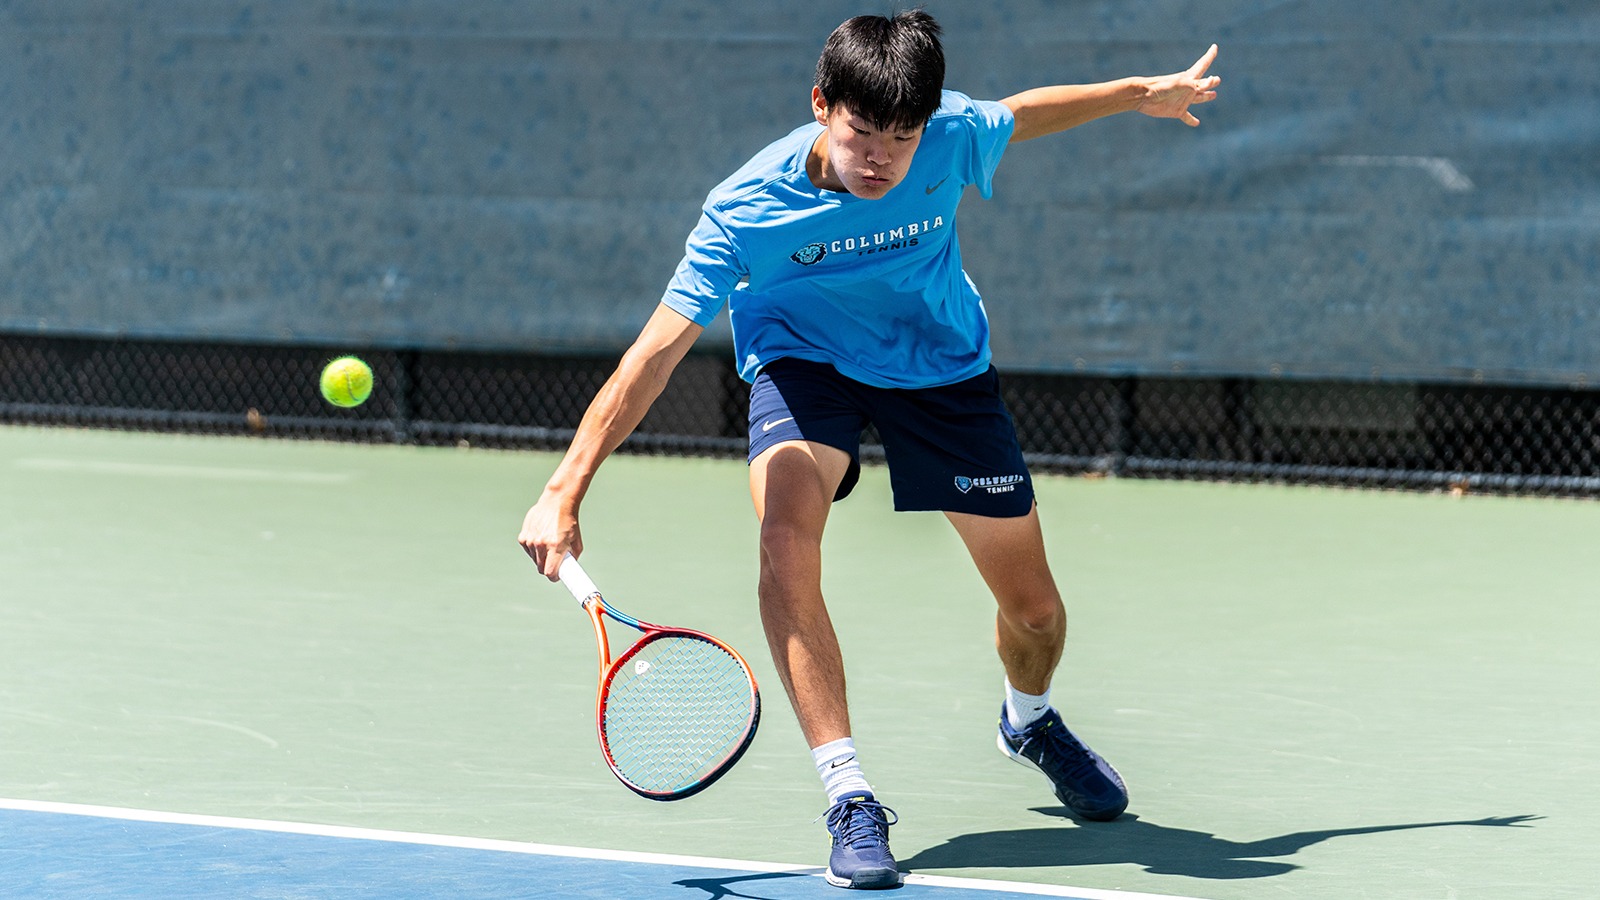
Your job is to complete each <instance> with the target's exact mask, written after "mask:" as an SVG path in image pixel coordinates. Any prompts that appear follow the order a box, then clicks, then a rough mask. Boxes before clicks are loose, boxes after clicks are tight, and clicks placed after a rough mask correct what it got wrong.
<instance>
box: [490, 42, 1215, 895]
mask: <svg viewBox="0 0 1600 900" xmlns="http://www.w3.org/2000/svg"><path fill="white" fill-rule="evenodd" d="M939 34H940V29H939V25H938V24H937V23H936V22H935V21H934V19H933V18H932V17H931V16H929V15H928V14H927V13H925V12H923V11H920V10H915V11H910V12H903V13H900V14H898V15H895V16H893V17H892V18H885V17H880V16H860V17H857V18H853V19H850V20H849V21H847V22H845V23H844V24H842V25H840V26H839V28H838V29H837V30H835V31H834V32H833V34H832V35H831V36H830V37H829V38H828V41H827V44H826V46H825V48H824V50H823V52H822V57H821V59H820V60H819V61H818V63H817V72H816V85H815V87H813V88H812V91H811V111H812V114H813V116H814V118H815V121H813V122H807V123H806V124H805V125H803V126H801V127H800V128H797V129H795V130H794V131H792V132H790V133H789V134H788V135H786V136H784V137H782V138H780V139H779V140H777V141H776V142H774V143H773V144H771V145H770V146H768V147H767V148H766V149H764V150H762V151H761V152H759V153H757V154H756V155H755V156H754V157H753V158H752V159H751V160H750V161H749V162H747V163H746V164H745V165H744V166H743V167H742V168H740V169H739V170H738V171H737V172H735V173H734V174H733V175H732V176H730V177H729V178H728V179H727V180H726V181H724V182H722V183H721V184H720V185H718V186H717V187H716V188H715V189H713V190H712V191H711V193H710V195H709V196H708V197H707V198H706V201H705V204H704V206H703V208H702V209H703V211H702V215H701V217H700V220H699V223H698V224H697V225H696V226H695V228H694V230H693V232H692V233H691V234H690V235H689V239H688V244H687V249H686V252H685V254H684V257H683V260H682V262H681V263H680V264H679V265H678V269H677V272H676V274H675V275H674V276H673V278H672V281H671V283H670V284H669V285H668V286H667V289H666V292H665V296H663V297H662V299H661V303H660V305H659V306H658V307H657V309H656V310H655V312H654V313H653V315H652V316H651V318H650V319H649V321H648V322H647V323H646V325H645V326H644V329H643V331H642V333H641V334H640V335H639V337H638V339H637V340H636V341H635V342H634V344H633V345H632V347H631V348H629V350H628V351H627V353H626V354H625V355H624V356H623V358H622V361H621V363H620V365H619V366H618V368H617V370H616V372H615V373H614V374H613V375H612V376H611V378H610V379H609V380H608V381H607V382H606V383H605V385H604V386H603V387H602V388H601V389H600V391H599V393H598V394H597V395H596V397H595V399H594V400H593V402H592V404H591V405H590V407H589V409H588V411H587V412H586V414H585V415H584V417H583V420H582V422H581V424H580V425H579V427H578V430H577V434H576V436H575V437H574V438H573V440H572V444H571V446H570V448H569V449H568V450H567V453H566V456H565V458H564V459H563V460H562V461H561V463H560V465H559V466H558V467H557V468H556V471H555V473H554V474H553V475H552V476H551V477H550V479H549V482H548V483H547V484H546V485H545V488H544V491H543V493H542V494H541V495H540V497H539V499H538V501H537V502H536V503H535V504H534V505H533V507H532V508H531V509H530V510H529V511H528V514H527V517H526V518H525V520H524V522H523V525H522V531H521V534H520V535H519V538H518V539H519V542H520V543H521V544H522V546H523V548H524V549H525V550H526V551H527V553H528V554H529V555H530V556H531V557H532V558H533V560H534V562H535V563H537V564H538V566H539V568H540V570H541V571H542V572H543V573H544V574H545V575H546V576H547V577H549V578H551V579H555V578H556V570H557V566H558V565H559V563H560V561H561V558H562V554H563V553H565V552H566V551H568V550H571V551H572V552H573V553H574V554H579V553H581V552H582V548H583V541H582V537H581V534H580V531H579V524H578V519H579V507H580V505H581V504H582V501H583V497H584V494H585V492H586V491H587V489H588V487H589V484H590V482H591V480H592V479H593V478H594V476H595V472H596V470H597V469H598V468H599V466H600V464H601V462H602V461H603V460H604V459H605V458H606V457H607V456H608V455H609V454H610V453H611V452H612V451H613V450H615V449H616V448H617V446H618V445H619V444H620V443H621V442H622V441H623V439H624V438H625V437H627V436H628V435H629V434H630V433H631V432H632V431H633V429H634V428H635V427H636V426H637V425H638V424H639V421H640V420H641V419H642V418H643V417H644V414H645V412H646V411H647V409H648V408H649V406H650V405H651V404H652V403H653V402H654V401H655V399H656V397H657V396H658V395H659V394H660V393H661V391H662V389H663V387H664V386H665V385H666V382H667V379H668V376H669V375H670V374H671V372H672V371H673V369H674V367H675V366H676V365H677V364H678V362H679V361H680V360H681V359H682V358H683V356H684V354H685V353H686V352H687V351H688V349H689V347H690V345H691V344H693V343H694V341H695V338H696V337H698V336H699V335H700V333H701V331H702V330H703V329H704V328H705V327H706V326H707V325H709V324H710V323H711V321H712V319H713V318H714V317H715V316H716V315H717V313H718V312H719V311H720V310H721V309H722V307H723V306H724V305H726V306H727V307H728V308H729V314H730V316H731V317H732V323H733V334H734V344H735V352H736V353H737V359H738V363H739V366H740V373H741V375H742V376H743V377H744V379H745V380H746V381H748V382H750V385H751V387H750V417H749V431H750V453H749V462H750V490H751V495H752V497H753V499H754V501H755V512H756V516H757V518H758V519H759V521H760V526H761V537H760V548H761V565H760V585H759V596H760V607H761V619H762V623H763V626H764V627H765V630H766V635H767V640H768V643H769V646H770V648H771V652H772V659H773V662H774V664H775V665H776V668H777V671H778V674H779V676H780V678H781V679H782V680H783V685H784V688H785V689H786V690H787V691H788V695H789V700H790V702H791V704H792V705H793V707H794V711H795V715H796V717H797V718H798V719H799V723H800V727H801V730H802V731H803V733H804V735H805V738H806V740H807V742H808V743H809V744H810V746H811V750H812V756H813V760H814V762H815V765H816V768H817V771H818V773H819V774H820V775H821V778H822V782H823V786H824V788H825V789H826V791H827V795H828V802H829V807H828V810H827V813H826V821H827V827H828V831H829V832H830V834H831V835H832V838H833V846H832V851H831V854H830V858H829V862H828V870H827V878H828V881H829V882H831V883H833V884H835V885H839V886H842V887H855V888H879V887H891V886H893V885H895V884H898V883H899V880H900V876H899V872H898V871H897V868H896V864H895V860H894V857H893V855H892V854H891V853H890V851H889V843H888V831H889V826H890V825H892V824H894V822H895V821H896V817H895V814H894V813H893V811H891V810H890V809H889V808H888V807H886V806H884V805H883V804H882V803H880V802H879V800H878V799H877V797H876V795H874V793H873V791H872V788H871V786H870V785H869V783H868V781H867V780H866V777H865V775H864V774H863V771H862V768H861V765H860V763H859V761H858V760H857V757H856V751H855V746H854V743H853V741H852V738H851V731H850V716H849V712H848V707H847V705H846V701H845V673H844V664H843V661H842V658H841V655H840V651H839V642H838V640H837V638H836V637H835V633H834V629H833V625H832V624H831V622H830V620H829V617H828V611H827V608H826V606H825V605H824V602H823V596H822V589H821V580H822V578H821V576H822V557H821V546H822V534H823V526H824V525H825V524H826V522H827V519H828V510H829V506H830V504H831V503H832V502H834V501H837V500H840V499H842V498H843V497H845V496H846V495H847V494H849V493H850V491H851V489H852V488H853V487H854V485H855V483H856V480H857V477H858V475H859V472H860V449H859V446H860V440H861V434H862V431H863V429H865V428H866V427H867V425H868V424H869V423H870V424H873V425H876V426H877V430H878V434H879V435H880V437H881V438H882V441H883V446H884V450H885V453H886V454H887V460H888V466H889V477H890V483H891V486H892V489H893V494H894V505H895V509H897V510H938V511H941V512H943V513H944V514H945V516H946V517H947V518H948V519H949V521H950V522H951V524H952V525H953V526H954V527H955V530H956V532H957V533H958V534H959V535H960V537H961V539H962V541H963V542H964V543H965V544H966V547H967V549H968V550H969V552H970V553H971V556H972V559H973V562H974V563H975V564H976V565H977V568H978V571H979V572H980V573H981V575H982V577H983V579H984V581H985V582H986V583H987V585H988V586H989V588H990V589H991V590H992V592H993V593H994V597H995V601H996V603H997V605H998V614H997V616H996V619H995V644H996V647H997V649H998V651H999V655H1000V661H1001V664H1002V666H1003V668H1004V669H1005V674H1006V683H1005V698H1004V702H1003V705H1002V709H1001V715H1000V720H999V728H998V744H999V746H1000V749H1001V750H1002V751H1003V752H1004V753H1005V754H1006V755H1007V756H1009V757H1011V758H1012V759H1014V760H1017V761H1018V762H1021V763H1024V764H1026V765H1029V766H1031V767H1033V768H1036V769H1038V770H1040V771H1042V772H1043V773H1044V775H1045V776H1046V777H1047V778H1048V779H1049V780H1050V782H1051V785H1052V787H1053V789H1054V792H1055V795H1056V796H1057V798H1059V799H1060V801H1061V802H1062V803H1064V804H1066V806H1068V807H1069V808H1070V809H1072V810H1073V811H1074V812H1075V813H1076V814H1077V815H1078V816H1080V817H1082V818H1084V819H1090V820H1105V819H1112V818H1115V817H1116V816H1118V815H1119V814H1121V812H1122V811H1123V810H1124V809H1125V808H1126V807H1127V803H1128V794H1127V790H1126V788H1125V787H1124V785H1123V781H1122V778H1121V777H1120V776H1119V775H1118V774H1117V771H1116V770H1115V769H1113V768H1112V767H1111V765H1110V764H1108V763H1107V762H1106V761H1105V760H1103V759H1102V758H1101V757H1100V756H1099V755H1098V754H1096V753H1095V752H1094V751H1092V750H1090V749H1089V748H1088V747H1087V746H1086V745H1085V744H1084V743H1083V742H1082V741H1081V740H1079V739H1078V738H1077V737H1076V736H1074V735H1073V733H1072V732H1071V731H1070V730H1068V728H1067V726H1066V725H1065V724H1063V722H1062V720H1061V717H1060V715H1059V714H1058V713H1057V712H1056V711H1055V709H1053V708H1052V707H1051V705H1050V681H1051V676H1052V674H1053V673H1054V671H1055V668H1056V665H1057V663H1058V662H1059V660H1060V659H1061V654H1062V647H1063V642H1064V639H1065V634H1066V612H1065V609H1064V607H1063V605H1062V602H1061V595H1060V592H1059V591H1058V590H1057V587H1056V582H1055V579H1054V577H1053V576H1052V574H1051V570H1050V567H1049V565H1048V563H1047V562H1046V560H1045V547H1044V539H1043V535H1042V533H1041V531H1040V526H1039V517H1038V513H1037V511H1036V509H1035V506H1034V495H1033V486H1032V481H1031V479H1030V477H1029V474H1028V470H1027V467H1026V465H1025V464H1024V462H1023V458H1022V452H1021V449H1020V448H1019V446H1018V442H1017V437H1016V433H1015V428H1014V426H1013V424H1012V421H1011V418H1010V415H1009V413H1008V412H1007V410H1006V407H1005V404H1004V402H1003V401H1002V399H1001V395H1000V388H999V385H998V381H997V377H996V373H995V369H994V367H993V366H992V365H991V364H990V352H989V327H988V322H987V319H986V318H985V313H984V306H983V301H982V299H981V297H980V296H979V293H978V291H977V289H976V287H974V285H973V283H972V281H971V280H970V279H969V278H968V277H967V275H966V273H965V272H964V271H963V270H962V266H961V249H960V245H959V243H958V242H957V240H956V208H957V206H958V204H959V202H960V200H961V197H962V195H963V193H964V191H965V189H966V188H967V187H968V186H973V187H976V188H977V189H978V192H979V193H980V194H982V195H983V196H985V197H988V196H989V195H990V192H991V184H992V179H993V177H994V173H995V169H996V167H997V166H998V165H999V163H1000V159H1001V156H1002V155H1003V154H1004V153H1005V149H1006V146H1007V144H1009V143H1013V142H1016V141H1025V140H1030V139H1032V138H1036V137H1041V136H1043V135H1047V134H1052V133H1055V132H1059V131H1063V130H1065V129H1068V128H1072V127H1074V126H1077V125H1081V124H1083V123H1085V122H1088V121H1091V120H1093V119H1097V118H1101V117H1103V116H1108V115H1111V114H1114V113H1121V112H1129V111H1135V110H1137V111H1139V112H1142V113H1144V114H1146V115H1150V116H1156V117H1162V118H1175V119H1178V120H1180V121H1182V122H1185V123H1186V124H1189V125H1198V124H1199V121H1198V120H1197V119H1196V118H1195V117H1194V115H1193V114H1192V113H1191V112H1190V110H1189V108H1190V106H1191V105H1193V104H1199V103H1205V102H1208V101H1210V100H1212V99H1214V98H1215V97H1216V92H1215V88H1216V87H1217V85H1218V83H1219V81H1220V79H1218V78H1216V77H1215V76H1209V75H1207V74H1206V71H1207V69H1208V68H1209V67H1210V65H1211V62H1212V60H1213V59H1214V58H1215V57H1216V52H1217V50H1216V47H1215V46H1213V47H1211V48H1210V49H1209V50H1208V51H1207V52H1206V53H1205V55H1204V56H1202V57H1201V58H1200V59H1199V60H1198V61H1197V62H1196V63H1195V64H1194V65H1193V66H1191V67H1190V68H1189V69H1187V70H1186V71H1183V72H1180V73H1177V74H1173V75H1166V76H1160V77H1148V78H1143V77H1141V78H1124V79H1121V80H1119V81H1110V82H1105V83H1101V84H1090V85H1063V86H1054V87H1041V88H1035V89H1033V90H1028V91H1024V92H1022V93H1020V94H1017V95H1015V96H1012V97H1007V98H1006V99H1004V100H1001V101H998V102H992V101H981V100H973V99H972V98H970V97H967V96H965V95H963V94H959V93H956V92H954V91H946V90H944V89H943V87H944V71H945V63H944V52H943V49H942V47H941V45H940V41H939ZM858 599H865V598H858Z"/></svg>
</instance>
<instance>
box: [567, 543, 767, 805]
mask: <svg viewBox="0 0 1600 900" xmlns="http://www.w3.org/2000/svg"><path fill="white" fill-rule="evenodd" d="M557 574H558V575H559V577H560V578H561V583H562V584H563V585H565V586H566V588H567V590H568V591H571V592H572V596H573V597H574V598H576V599H577V601H578V603H579V604H580V605H581V606H582V607H583V609H584V612H587V613H588V614H589V620H590V621H591V622H592V623H593V624H594V636H595V640H596V641H597V642H598V643H599V645H600V690H599V694H598V696H597V697H596V699H595V728H596V729H597V730H598V731H599V734H600V752H601V754H602V755H604V756H605V760H606V765H608V766H610V767H611V771H612V772H613V773H615V774H616V776H617V778H618V779H619V780H620V781H621V782H622V783H623V784H625V785H627V786H628V788H629V789H630V790H633V791H634V792H636V793H638V794H640V795H641V796H644V797H649V798H650V799H651V800H682V799H683V798H684V797H688V796H690V795H692V794H696V793H699V792H700V791H702V790H704V789H705V788H706V787H708V786H710V784H711V783H712V782H713V781H716V780H717V779H718V778H720V777H722V775H723V774H724V773H725V772H727V771H728V770H729V769H731V768H733V764H734V763H736V762H738V761H739V757H740V756H742V755H744V751H745V748H747V747H749V746H750V742H751V741H752V740H754V739H755V736H756V725H757V724H758V723H759V722H760V720H761V692H760V691H759V690H758V689H757V688H756V680H755V677H754V676H752V675H751V674H750V667H749V666H748V665H746V664H745V661H744V658H743V657H741V656H740V655H739V654H738V653H737V652H736V651H735V650H734V649H733V648H732V647H729V646H728V645H727V644H724V643H723V642H721V641H719V640H717V639H716V638H714V637H712V636H710V635H708V634H703V633H701V632H698V631H691V630H689V629H687V628H664V627H662V626H660V625H651V624H650V623H648V622H641V621H639V620H638V619H635V618H633V617H632V616H630V615H628V614H626V613H624V612H622V611H620V610H617V609H614V608H612V607H611V606H609V605H608V604H607V603H606V601H605V599H604V598H602V597H601V596H600V589H599V588H597V587H595V584H594V582H593V581H592V580H590V578H589V576H588V574H587V573H585V572H584V571H583V567H582V566H579V565H578V561H577V560H576V559H574V558H573V556H572V554H570V553H569V554H567V555H566V557H565V558H563V559H562V561H561V568H560V569H559V570H558V573H557ZM602 615H604V616H606V617H609V618H610V619H612V620H613V621H616V622H621V623H622V624H624V625H627V626H628V627H630V628H634V629H636V630H638V631H641V632H643V633H644V636H643V637H641V638H639V639H638V640H637V641H634V643H633V645H632V646H631V647H629V648H628V649H627V651H625V652H624V653H623V654H622V655H621V656H619V657H617V659H616V660H615V661H613V660H612V659H611V644H610V641H609V640H607V638H606V626H605V623H604V622H603V621H602V620H601V616H602Z"/></svg>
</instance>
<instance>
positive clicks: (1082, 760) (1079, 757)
mask: <svg viewBox="0 0 1600 900" xmlns="http://www.w3.org/2000/svg"><path fill="white" fill-rule="evenodd" d="M1035 741H1037V742H1038V744H1037V746H1038V747H1039V755H1040V757H1041V758H1042V757H1043V756H1045V755H1046V754H1049V755H1050V756H1054V757H1055V758H1056V760H1057V761H1058V762H1060V763H1061V764H1062V765H1061V767H1062V768H1064V769H1066V770H1067V771H1069V772H1073V773H1077V772H1081V771H1083V770H1085V769H1092V768H1094V757H1093V756H1091V755H1090V754H1089V748H1088V747H1086V746H1084V744H1083V742H1082V741H1080V740H1078V738H1077V735H1074V734H1073V733H1072V732H1070V731H1068V730H1067V729H1065V728H1057V727H1056V725H1055V723H1054V722H1051V723H1050V724H1049V725H1047V726H1046V727H1044V728H1041V729H1039V733H1038V734H1033V735H1028V736H1027V737H1026V738H1024V739H1023V742H1024V744H1025V745H1026V744H1032V743H1034V742H1035Z"/></svg>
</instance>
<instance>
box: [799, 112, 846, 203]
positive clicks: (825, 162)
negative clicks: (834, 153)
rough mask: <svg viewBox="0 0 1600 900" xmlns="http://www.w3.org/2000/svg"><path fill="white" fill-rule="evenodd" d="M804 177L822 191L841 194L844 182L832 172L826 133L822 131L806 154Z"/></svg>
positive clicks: (825, 130) (824, 130)
mask: <svg viewBox="0 0 1600 900" xmlns="http://www.w3.org/2000/svg"><path fill="white" fill-rule="evenodd" d="M806 177H807V178H810V179H811V184H812V186H813V187H816V188H818V189H820V190H824V191H838V192H843V191H844V189H845V187H844V182H843V181H840V180H839V176H838V175H837V174H835V173H834V171H833V161H832V160H831V159H829V157H828V131H827V129H826V128H824V129H823V131H822V133H821V134H819V135H817V139H816V141H814V142H812V144H811V152H810V153H808V154H806Z"/></svg>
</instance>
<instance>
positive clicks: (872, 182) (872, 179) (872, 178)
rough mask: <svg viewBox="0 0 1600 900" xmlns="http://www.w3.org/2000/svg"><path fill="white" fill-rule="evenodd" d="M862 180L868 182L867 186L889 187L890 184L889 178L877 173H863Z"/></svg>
mask: <svg viewBox="0 0 1600 900" xmlns="http://www.w3.org/2000/svg"><path fill="white" fill-rule="evenodd" d="M861 181H862V183H864V184H866V185H867V187H888V186H889V179H887V178H881V177H879V176H877V175H863V176H861Z"/></svg>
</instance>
